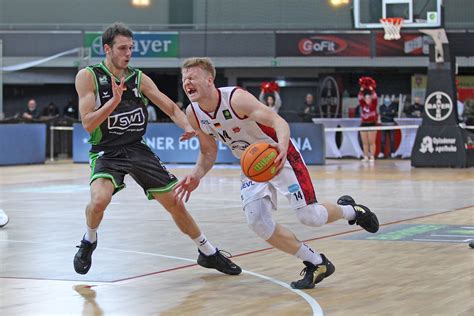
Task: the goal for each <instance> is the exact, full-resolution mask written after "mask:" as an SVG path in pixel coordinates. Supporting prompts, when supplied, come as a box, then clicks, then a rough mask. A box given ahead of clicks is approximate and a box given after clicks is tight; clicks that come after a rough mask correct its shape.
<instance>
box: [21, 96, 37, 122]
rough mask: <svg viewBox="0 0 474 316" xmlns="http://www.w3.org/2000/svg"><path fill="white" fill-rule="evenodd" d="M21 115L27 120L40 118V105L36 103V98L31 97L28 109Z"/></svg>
mask: <svg viewBox="0 0 474 316" xmlns="http://www.w3.org/2000/svg"><path fill="white" fill-rule="evenodd" d="M21 117H22V118H24V119H27V120H34V119H37V118H39V111H38V107H37V105H36V100H35V99H30V100H29V101H28V106H27V108H26V111H25V112H23V114H22V115H21Z"/></svg>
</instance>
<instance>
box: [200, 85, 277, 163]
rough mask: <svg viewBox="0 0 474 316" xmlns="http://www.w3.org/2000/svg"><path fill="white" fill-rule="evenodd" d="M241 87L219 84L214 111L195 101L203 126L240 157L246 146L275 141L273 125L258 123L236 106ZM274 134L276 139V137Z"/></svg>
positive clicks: (203, 128)
mask: <svg viewBox="0 0 474 316" xmlns="http://www.w3.org/2000/svg"><path fill="white" fill-rule="evenodd" d="M237 89H239V88H238V87H224V88H218V89H217V91H219V103H218V105H217V109H216V111H215V112H214V113H208V112H206V111H204V110H202V109H201V107H200V106H199V104H198V103H197V102H193V103H191V106H192V109H193V111H194V115H195V116H196V120H197V121H198V124H199V127H200V128H201V130H202V131H203V132H204V133H206V134H208V135H210V136H212V137H213V138H214V139H217V140H220V141H221V142H222V143H224V144H226V145H227V146H228V147H229V148H230V150H231V151H232V154H233V155H234V156H235V157H237V158H239V159H240V156H242V153H243V152H244V150H245V148H247V147H248V146H249V145H250V144H253V143H259V142H260V143H269V144H272V143H275V142H276V133H275V131H274V129H273V128H269V127H267V126H263V125H260V124H258V123H257V122H255V121H253V120H249V119H248V118H247V117H239V116H238V115H237V114H236V113H235V112H234V110H233V109H232V104H231V99H232V95H233V94H234V92H235V91H236V90H237ZM272 137H274V139H272Z"/></svg>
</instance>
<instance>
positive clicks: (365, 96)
mask: <svg viewBox="0 0 474 316" xmlns="http://www.w3.org/2000/svg"><path fill="white" fill-rule="evenodd" d="M377 104H378V98H377V93H375V90H374V88H373V87H368V89H366V88H364V87H361V88H360V91H359V106H360V118H361V126H362V127H367V126H376V125H377V120H378V114H377ZM360 136H361V138H362V147H363V149H364V158H363V159H362V161H370V162H373V161H374V160H375V158H374V156H375V140H376V136H377V131H361V132H360Z"/></svg>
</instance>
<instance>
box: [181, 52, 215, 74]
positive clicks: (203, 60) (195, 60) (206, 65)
mask: <svg viewBox="0 0 474 316" xmlns="http://www.w3.org/2000/svg"><path fill="white" fill-rule="evenodd" d="M191 67H199V68H201V69H203V70H205V71H207V72H208V73H210V74H211V75H212V78H216V68H215V67H214V64H213V63H212V60H211V59H210V58H207V57H191V58H186V59H185V60H184V61H183V65H182V66H181V70H183V69H187V68H191Z"/></svg>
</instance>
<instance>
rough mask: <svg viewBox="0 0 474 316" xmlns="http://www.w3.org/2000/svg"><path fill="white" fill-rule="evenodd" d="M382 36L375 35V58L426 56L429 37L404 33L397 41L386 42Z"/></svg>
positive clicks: (379, 34) (380, 34)
mask: <svg viewBox="0 0 474 316" xmlns="http://www.w3.org/2000/svg"><path fill="white" fill-rule="evenodd" d="M383 36H384V34H383V33H377V34H376V40H375V47H376V50H375V54H376V56H428V52H429V36H425V35H423V34H421V33H420V34H406V33H405V34H402V38H401V39H399V40H397V41H387V40H385V39H384V38H383Z"/></svg>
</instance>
